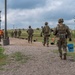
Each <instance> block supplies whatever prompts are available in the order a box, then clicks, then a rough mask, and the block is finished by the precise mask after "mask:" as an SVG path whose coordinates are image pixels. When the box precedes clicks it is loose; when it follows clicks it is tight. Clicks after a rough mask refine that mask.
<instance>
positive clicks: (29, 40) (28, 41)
mask: <svg viewBox="0 0 75 75" xmlns="http://www.w3.org/2000/svg"><path fill="white" fill-rule="evenodd" d="M29 42H30V36H29V35H28V43H29Z"/></svg>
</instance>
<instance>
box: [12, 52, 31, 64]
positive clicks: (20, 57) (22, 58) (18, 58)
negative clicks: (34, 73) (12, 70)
mask: <svg viewBox="0 0 75 75" xmlns="http://www.w3.org/2000/svg"><path fill="white" fill-rule="evenodd" d="M12 57H13V58H14V59H15V61H18V62H21V63H26V62H27V60H29V59H30V57H29V56H26V55H24V54H22V53H21V52H15V53H13V54H12Z"/></svg>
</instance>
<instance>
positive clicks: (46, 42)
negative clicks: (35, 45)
mask: <svg viewBox="0 0 75 75" xmlns="http://www.w3.org/2000/svg"><path fill="white" fill-rule="evenodd" d="M45 44H47V46H49V36H48V35H44V42H43V45H44V46H45Z"/></svg>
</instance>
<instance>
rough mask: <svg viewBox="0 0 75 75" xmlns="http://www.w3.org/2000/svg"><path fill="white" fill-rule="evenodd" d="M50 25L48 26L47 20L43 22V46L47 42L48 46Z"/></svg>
mask: <svg viewBox="0 0 75 75" xmlns="http://www.w3.org/2000/svg"><path fill="white" fill-rule="evenodd" d="M50 31H51V30H50V27H49V26H48V22H45V26H44V27H43V29H42V33H43V35H44V42H43V46H45V44H47V47H49V37H50Z"/></svg>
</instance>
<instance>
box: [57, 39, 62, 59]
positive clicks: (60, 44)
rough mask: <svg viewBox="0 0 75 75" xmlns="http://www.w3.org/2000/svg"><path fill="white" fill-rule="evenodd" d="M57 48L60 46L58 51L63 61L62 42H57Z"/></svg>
mask: <svg viewBox="0 0 75 75" xmlns="http://www.w3.org/2000/svg"><path fill="white" fill-rule="evenodd" d="M57 46H58V51H59V56H60V58H61V59H62V49H61V48H62V43H61V41H60V40H58V41H57Z"/></svg>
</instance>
